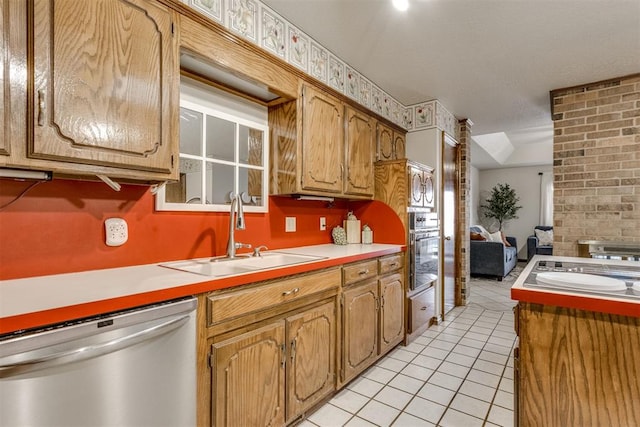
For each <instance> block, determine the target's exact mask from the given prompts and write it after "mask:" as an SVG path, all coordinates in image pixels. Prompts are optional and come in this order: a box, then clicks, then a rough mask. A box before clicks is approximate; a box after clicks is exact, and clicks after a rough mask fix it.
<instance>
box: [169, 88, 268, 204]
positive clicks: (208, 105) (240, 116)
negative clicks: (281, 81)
mask: <svg viewBox="0 0 640 427" xmlns="http://www.w3.org/2000/svg"><path fill="white" fill-rule="evenodd" d="M183 89H184V90H183ZM194 91H195V93H194ZM201 91H202V89H193V88H192V87H191V88H190V87H186V88H184V87H181V93H180V107H181V108H182V107H184V108H188V109H190V110H193V111H197V112H199V113H201V114H202V115H203V120H202V126H203V128H202V135H203V138H204V137H205V136H206V129H207V120H206V116H211V117H216V118H220V119H223V120H227V121H229V122H233V123H235V141H234V144H235V146H234V160H233V161H228V160H222V159H216V158H212V157H207V156H206V142H205V140H204V139H203V141H201V144H200V149H201V151H200V155H197V156H196V155H190V154H184V153H180V159H183V158H185V159H191V160H194V161H200V162H202V169H201V170H202V173H201V179H202V183H201V186H202V187H201V188H202V193H201V196H200V202H199V203H186V202H185V203H170V202H167V201H166V198H165V187H164V186H163V187H162V188H161V189H160V190H159V191H158V192H157V193H156V210H157V211H183V212H229V211H230V207H231V206H230V203H226V204H207V203H206V200H205V197H204V196H205V194H206V193H207V185H210V184H211V182H210V181H209V182H207V174H206V165H207V163H213V164H224V165H228V166H233V167H234V177H233V181H234V189H233V193H234V194H238V191H239V177H240V174H239V171H240V170H241V169H254V170H259V171H261V173H262V177H263V179H262V196H263V200H262V205H257V206H256V205H251V204H245V205H244V211H245V212H262V213H263V212H268V211H269V175H268V172H269V126H268V124H267V123H266V121H265V123H259V122H258V121H254V120H252V119H251V117H248V116H251V113H249V114H247V113H246V111H240V110H241V109H242V108H239V109H237V110H236V109H235V108H234V105H233V104H234V103H242V101H235V100H232V101H231V103H230V104H227V105H219V104H218V103H216V100H217V97H218V96H220V95H216V96H209V95H210V94H204V96H203V93H202V92H201ZM222 96H224V95H222ZM227 96H230V95H227ZM230 105H231V106H230ZM221 107H224V108H225V109H226V110H227V111H222V110H221ZM241 125H242V126H246V127H249V128H253V129H257V130H261V131H262V132H263V140H262V165H261V166H256V165H249V164H246V163H241V162H240V159H239V153H240V150H239V144H240V141H239V132H238V129H239V126H241Z"/></svg>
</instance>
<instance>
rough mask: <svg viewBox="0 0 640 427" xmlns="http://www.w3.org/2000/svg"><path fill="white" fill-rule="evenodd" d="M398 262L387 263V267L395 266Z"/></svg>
mask: <svg viewBox="0 0 640 427" xmlns="http://www.w3.org/2000/svg"><path fill="white" fill-rule="evenodd" d="M397 266H398V263H397V262H392V263H391V264H389V267H397Z"/></svg>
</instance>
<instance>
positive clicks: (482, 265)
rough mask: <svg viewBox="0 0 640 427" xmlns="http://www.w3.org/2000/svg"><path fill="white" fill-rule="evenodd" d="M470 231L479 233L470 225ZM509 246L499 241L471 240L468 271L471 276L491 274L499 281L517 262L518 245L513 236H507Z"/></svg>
mask: <svg viewBox="0 0 640 427" xmlns="http://www.w3.org/2000/svg"><path fill="white" fill-rule="evenodd" d="M470 231H473V232H476V233H480V232H481V230H480V229H479V228H476V227H471V228H470ZM506 238H507V241H508V242H509V244H510V245H511V246H506V245H504V244H502V243H500V242H487V241H481V240H471V245H470V249H469V251H470V253H469V260H470V269H471V271H470V273H471V275H473V276H493V277H495V278H497V279H498V280H499V281H502V279H503V278H504V277H505V276H506V275H507V274H509V272H511V270H513V268H514V267H515V266H516V263H517V262H518V249H517V248H518V245H517V242H516V238H515V237H510V236H507V237H506Z"/></svg>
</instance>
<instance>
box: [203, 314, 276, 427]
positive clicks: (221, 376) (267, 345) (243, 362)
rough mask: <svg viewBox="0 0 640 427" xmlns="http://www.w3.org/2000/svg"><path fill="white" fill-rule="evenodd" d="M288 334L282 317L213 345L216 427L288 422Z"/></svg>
mask: <svg viewBox="0 0 640 427" xmlns="http://www.w3.org/2000/svg"><path fill="white" fill-rule="evenodd" d="M284 334H285V324H284V321H283V320H282V321H278V322H275V323H273V324H271V325H268V326H265V327H263V328H260V329H257V330H255V331H251V332H247V333H244V334H241V335H239V336H237V337H234V338H231V339H228V340H226V341H222V342H220V343H216V344H213V345H212V348H211V351H212V355H213V362H214V364H213V369H212V374H213V378H212V380H211V384H212V404H213V420H214V425H215V426H216V427H220V426H268V425H269V426H280V425H284V422H285V419H284V416H285V412H284V405H285V400H284V399H285V396H284V393H285V344H284V336H285V335H284Z"/></svg>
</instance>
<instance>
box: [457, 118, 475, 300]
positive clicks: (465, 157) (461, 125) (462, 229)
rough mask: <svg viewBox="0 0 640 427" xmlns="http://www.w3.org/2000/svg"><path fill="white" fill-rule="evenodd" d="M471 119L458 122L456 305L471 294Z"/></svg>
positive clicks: (467, 298)
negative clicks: (458, 287) (457, 288)
mask: <svg viewBox="0 0 640 427" xmlns="http://www.w3.org/2000/svg"><path fill="white" fill-rule="evenodd" d="M471 126H472V122H471V120H467V119H463V120H460V121H459V122H458V142H459V143H460V145H459V146H458V171H459V173H460V175H459V176H460V180H459V187H458V206H459V209H460V211H459V215H458V229H457V235H458V236H460V237H461V239H460V256H459V257H458V272H459V278H460V279H459V286H460V292H456V296H458V295H459V298H460V299H459V300H458V299H457V298H456V305H466V304H467V301H468V300H469V297H470V295H471V289H470V288H469V287H468V286H467V285H468V283H469V245H470V243H469V238H468V235H469V231H468V230H469V221H470V209H471V206H469V203H470V197H469V196H470V194H469V191H470V188H469V179H470V178H471V177H470V174H471V167H470V166H471V163H470V162H471Z"/></svg>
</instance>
